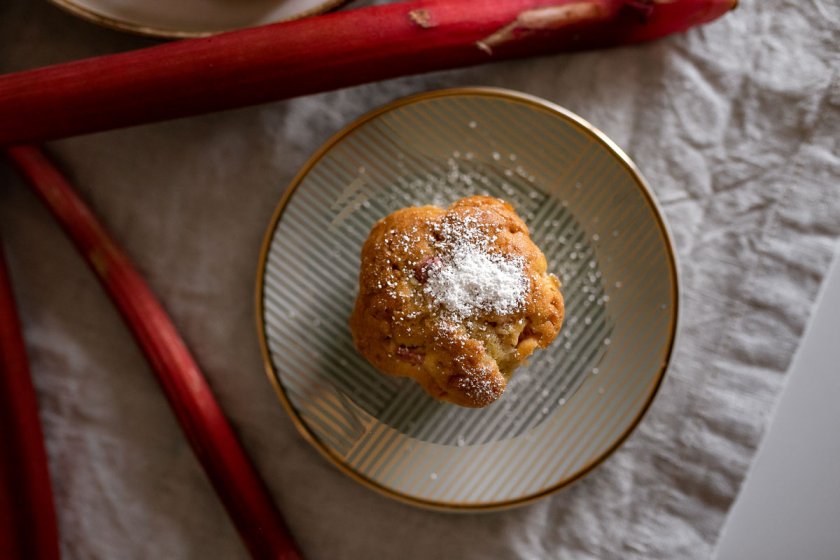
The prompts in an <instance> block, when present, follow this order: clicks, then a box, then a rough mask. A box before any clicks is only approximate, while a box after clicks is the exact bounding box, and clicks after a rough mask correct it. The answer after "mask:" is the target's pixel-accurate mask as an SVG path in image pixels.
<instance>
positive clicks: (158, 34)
mask: <svg viewBox="0 0 840 560" xmlns="http://www.w3.org/2000/svg"><path fill="white" fill-rule="evenodd" d="M47 1H48V2H49V3H50V4H52V5H53V6H56V7H57V8H60V9H61V10H63V11H64V12H66V13H69V14H71V15H74V16H76V17H78V18H80V19H83V20H85V21H87V22H89V23H93V24H96V25H99V26H100V27H105V28H107V29H112V30H115V31H123V32H126V33H132V34H134V35H140V36H143V37H155V38H158V39H196V38H199V37H210V36H212V35H218V34H219V33H228V32H231V31H238V30H240V29H246V28H247V27H228V28H224V29H209V30H206V31H187V30H183V29H166V28H161V27H155V26H152V25H144V24H141V23H135V22H131V21H127V20H123V19H119V18H115V17H112V16H107V15H104V14H102V13H101V12H98V11H96V10H94V9H91V8H88V7H86V6H82V5H80V4H78V3H77V2H76V0H47ZM350 1H351V0H322V2H321V3H320V4H318V5H317V6H315V7H313V8H310V9H309V10H304V11H302V12H300V13H297V14H295V15H294V16H291V17H287V18H283V19H278V20H276V21H272V22H270V23H264V24H261V25H273V24H275V23H281V22H284V21H293V20H296V19H301V18H305V17H309V16H314V15H317V14H323V13H325V12H329V11H330V10H335V9H336V8H339V7H341V6H343V5H344V4H347V3H349V2H350Z"/></svg>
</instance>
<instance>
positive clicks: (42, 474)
mask: <svg viewBox="0 0 840 560" xmlns="http://www.w3.org/2000/svg"><path fill="white" fill-rule="evenodd" d="M58 557H59V547H58V529H57V527H56V519H55V506H54V505H53V499H52V490H51V487H50V475H49V471H48V469H47V454H46V452H45V450H44V436H43V433H42V432H41V422H40V419H39V418H38V402H37V399H36V397H35V389H34V388H33V387H32V378H31V377H30V373H29V361H28V359H27V357H26V348H25V347H24V342H23V336H22V334H21V330H20V320H19V318H18V315H17V309H16V307H15V301H14V296H13V294H12V285H11V281H10V279H9V275H8V272H7V271H6V264H5V259H4V258H3V249H2V247H1V246H0V558H4V559H8V560H57V559H58Z"/></svg>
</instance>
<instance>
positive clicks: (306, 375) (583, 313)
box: [257, 88, 678, 510]
mask: <svg viewBox="0 0 840 560" xmlns="http://www.w3.org/2000/svg"><path fill="white" fill-rule="evenodd" d="M485 193H486V194H491V195H493V196H497V197H500V198H505V199H506V200H508V201H509V202H511V203H512V204H513V205H514V206H515V207H516V208H517V210H518V211H519V213H520V215H521V216H522V217H523V218H524V219H525V221H526V222H527V223H528V226H529V228H530V229H531V234H532V237H533V239H534V241H535V242H536V243H537V245H538V246H539V247H540V248H541V249H542V250H543V252H544V253H545V255H546V259H547V260H548V263H549V269H550V270H551V271H553V272H555V273H557V274H558V276H560V278H561V281H562V283H563V286H564V288H563V291H564V297H565V300H566V321H565V324H564V326H563V330H562V332H561V335H560V337H559V338H558V340H556V341H555V342H554V343H553V344H552V345H551V346H550V347H549V348H547V349H546V350H544V351H542V352H539V353H538V354H536V355H535V356H534V357H533V358H532V359H531V361H530V363H529V364H528V365H527V366H524V367H522V368H520V370H518V371H517V373H516V374H515V375H514V376H513V378H512V379H511V382H510V384H509V385H508V388H507V391H506V392H505V395H504V396H503V397H502V398H501V399H500V400H499V401H498V402H496V403H493V404H491V405H490V406H488V407H486V408H483V409H478V410H476V409H467V408H461V407H458V406H455V405H450V404H446V403H441V402H438V401H435V400H434V399H432V398H431V397H429V396H428V395H427V394H426V393H425V391H423V390H422V389H421V388H420V387H419V386H418V385H417V384H416V383H414V382H413V381H411V380H408V379H398V378H393V377H388V376H385V375H382V374H380V373H378V372H377V371H376V370H375V369H374V368H373V367H372V366H370V364H368V363H367V362H366V361H365V360H364V359H363V358H362V357H361V356H359V354H358V353H356V351H355V350H354V348H353V343H352V339H351V336H350V332H349V328H348V326H347V319H348V317H349V316H350V312H351V311H352V308H353V301H354V299H355V294H356V288H357V278H358V273H359V252H360V249H361V246H362V243H363V242H364V240H365V238H366V237H367V235H368V232H369V231H370V228H371V226H372V225H373V224H374V223H375V222H376V221H377V220H378V219H380V218H382V217H383V216H385V215H387V214H389V213H390V212H393V211H394V210H397V209H398V208H402V207H405V206H415V205H421V204H430V203H431V204H439V205H442V206H445V205H447V204H448V203H450V202H452V201H453V200H455V199H458V198H461V197H464V196H469V195H473V194H485ZM677 301H678V298H677V277H676V267H675V263H674V253H673V248H672V246H671V242H670V239H669V237H668V233H667V230H666V228H665V224H664V222H663V220H662V216H661V214H660V213H659V210H658V209H657V207H656V204H655V203H654V201H653V198H652V196H651V194H650V191H649V190H648V188H647V186H646V185H645V183H644V181H643V180H642V178H641V177H640V175H639V174H638V171H637V170H636V168H635V166H633V164H632V163H631V162H630V161H629V159H628V158H627V156H626V155H624V154H623V153H622V152H621V151H620V150H619V149H618V148H617V147H616V146H615V145H614V144H612V142H610V141H609V140H608V139H607V138H606V137H605V136H604V135H602V134H601V133H599V132H598V131H596V130H595V129H594V128H592V127H591V126H590V125H589V124H587V123H586V122H584V121H583V120H581V119H580V118H579V117H577V116H575V115H572V114H571V113H569V112H568V111H566V110H564V109H561V108H560V107H557V106H555V105H551V104H549V103H547V102H544V101H542V100H539V99H536V98H533V97H529V96H525V95H521V94H516V93H513V92H507V91H500V90H489V89H477V88H466V89H456V90H444V91H438V92H431V93H426V94H421V95H417V96H414V97H410V98H407V99H402V100H399V101H397V102H394V103H392V104H390V105H388V106H386V107H383V108H381V109H379V110H378V111H375V112H373V113H371V114H369V115H367V116H365V117H362V118H361V119H359V120H358V121H356V122H354V123H352V124H350V125H348V126H347V127H346V128H345V129H344V130H343V131H341V132H339V133H338V134H337V135H336V136H335V137H333V138H332V139H331V140H330V141H328V142H327V143H326V144H325V145H324V147H323V148H321V150H320V151H319V152H318V153H317V154H315V156H313V157H312V159H311V160H310V161H309V162H308V163H307V164H306V165H305V166H304V168H303V170H301V172H300V174H299V175H298V176H297V178H296V179H295V180H294V181H293V182H292V185H291V186H290V187H289V189H288V190H287V191H286V195H285V196H284V198H283V200H282V201H281V203H280V206H279V207H278V209H277V212H276V213H275V215H274V219H273V220H272V223H271V225H270V227H269V229H268V232H267V233H266V238H265V243H264V246H263V253H262V257H261V263H260V272H259V274H258V287H257V307H258V310H257V316H258V321H259V329H260V338H261V343H262V349H263V356H264V359H265V362H266V367H267V370H268V374H269V378H270V379H271V381H272V383H273V384H274V385H275V387H276V389H277V391H278V394H279V396H280V399H281V401H282V402H283V404H284V405H285V406H286V408H287V410H288V411H289V413H290V414H291V417H292V419H293V420H294V421H295V423H296V424H297V427H298V428H299V429H300V431H301V433H302V434H304V436H305V437H306V438H307V439H309V440H310V441H311V442H312V443H313V444H314V445H315V447H316V448H317V449H318V450H319V451H321V452H322V453H323V454H324V455H325V456H326V457H328V458H329V459H330V460H332V461H333V462H334V463H335V464H336V465H337V466H338V467H339V468H341V469H342V470H343V471H344V472H346V473H347V474H349V475H350V476H352V477H353V478H354V479H356V480H357V481H359V482H361V483H363V484H366V485H367V486H369V487H371V488H373V489H375V490H378V491H380V492H383V493H384V494H387V495H388V496H391V497H394V498H397V499H400V500H403V501H406V502H409V503H412V504H416V505H423V506H426V507H433V508H441V509H454V510H464V509H472V510H476V509H495V508H501V507H509V506H513V505H518V504H523V503H526V502H528V501H531V500H534V499H536V498H539V497H541V496H545V495H547V494H549V493H551V492H553V491H555V490H557V489H559V488H561V487H563V486H565V485H567V484H569V483H570V482H572V481H573V480H576V479H577V478H580V477H581V476H583V475H584V474H586V473H587V472H589V471H590V470H591V469H592V468H594V467H595V466H596V465H597V464H599V463H600V462H601V461H603V460H604V458H606V457H607V456H608V455H609V454H610V453H611V452H612V451H614V450H615V449H616V447H618V445H619V444H620V443H621V442H622V441H624V439H625V438H626V437H627V435H628V434H629V433H630V432H631V431H632V430H633V428H634V427H635V426H636V424H637V423H638V422H639V420H640V419H641V417H642V415H643V414H644V412H645V410H646V409H647V407H648V405H649V404H650V402H651V400H652V399H653V397H654V395H655V394H656V390H657V388H658V386H659V383H660V382H661V380H662V376H663V374H664V372H665V368H666V367H667V364H668V361H669V358H670V354H671V346H672V344H673V340H674V333H675V329H676V320H677Z"/></svg>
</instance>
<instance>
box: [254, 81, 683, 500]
mask: <svg viewBox="0 0 840 560" xmlns="http://www.w3.org/2000/svg"><path fill="white" fill-rule="evenodd" d="M464 95H468V96H478V97H492V98H500V99H505V100H508V101H514V102H519V103H523V104H525V105H531V106H532V107H535V108H539V109H542V110H545V111H547V112H549V113H552V114H554V115H555V116H559V117H561V118H564V119H566V120H567V121H569V122H570V123H571V124H572V125H575V126H577V127H578V128H580V129H582V130H583V131H584V132H585V133H588V134H590V135H591V136H592V137H593V138H594V139H595V140H596V141H598V142H600V143H601V144H602V145H603V146H604V147H605V148H606V149H607V150H608V151H609V152H611V153H612V155H613V156H614V157H616V158H617V159H618V161H619V163H620V164H621V165H622V166H623V167H625V168H626V169H627V171H629V172H630V174H631V175H632V176H633V178H634V179H635V184H636V186H637V187H638V188H639V190H640V191H641V193H642V195H643V197H644V198H645V200H646V201H647V203H648V204H649V205H650V208H651V209H652V210H653V214H654V218H655V221H656V224H657V226H658V227H659V230H660V232H661V233H662V236H663V238H664V240H665V249H666V254H667V260H668V271H669V280H670V284H671V288H672V290H671V301H670V302H669V304H670V309H671V310H672V313H671V317H670V321H669V338H668V343H667V344H666V347H665V351H664V356H663V359H662V362H661V364H662V365H661V366H660V368H659V370H658V371H657V372H656V378H655V383H654V385H653V388H652V390H651V391H650V394H649V395H648V397H647V399H646V401H645V403H644V404H643V405H642V407H641V408H640V409H639V411H638V413H637V414H636V416H635V417H634V418H633V420H631V421H630V423H629V424H628V426H627V428H626V429H625V430H624V431H623V432H622V433H621V435H619V437H618V438H616V440H615V441H614V442H612V444H611V445H610V446H609V447H607V448H606V449H605V450H604V451H602V452H601V453H600V454H599V455H597V456H595V457H594V458H593V459H591V460H590V461H588V462H587V463H586V464H584V465H583V466H582V467H581V468H580V469H578V470H577V471H576V472H574V473H573V474H572V475H571V476H569V477H567V478H565V479H563V480H561V481H560V482H558V483H557V484H554V485H553V486H550V487H548V488H545V489H543V490H541V491H539V492H536V493H533V494H529V495H526V496H522V497H519V498H514V499H509V500H502V501H497V502H488V503H480V504H471V503H453V502H440V501H435V500H426V499H423V498H418V497H416V496H412V495H409V494H406V493H403V492H399V491H396V490H394V489H392V488H388V487H386V486H385V485H383V484H381V483H379V482H377V481H375V480H373V479H371V478H369V477H367V476H365V475H363V474H361V473H359V472H357V471H356V470H354V469H353V468H351V467H350V466H349V465H347V464H346V463H345V462H344V461H343V460H342V459H341V457H339V456H337V455H336V454H335V453H334V452H332V451H331V450H330V449H328V448H327V447H326V446H325V445H324V444H323V443H321V442H320V441H319V440H318V438H317V437H316V436H315V435H314V434H313V433H312V432H311V431H310V429H309V428H308V427H307V426H306V423H305V422H304V421H303V419H302V418H301V417H300V414H299V413H298V412H297V411H296V410H295V408H294V406H293V405H292V403H291V401H290V400H289V397H288V396H287V395H286V392H285V389H284V388H283V386H282V384H281V383H280V380H279V377H278V375H279V374H278V373H277V371H276V370H275V368H274V364H273V362H272V360H271V353H270V351H269V349H268V342H267V339H266V332H265V321H264V318H263V317H264V309H263V299H264V287H265V282H264V278H265V269H266V263H267V261H268V253H269V251H270V249H271V242H272V240H273V238H274V232H275V231H276V230H277V226H278V224H279V222H280V218H281V217H282V215H283V212H284V211H285V208H286V206H287V205H288V203H289V201H290V200H291V197H292V196H293V195H294V193H295V191H296V190H297V188H298V187H299V186H300V184H301V183H302V181H303V179H304V178H305V177H306V175H308V174H309V172H310V171H311V170H312V168H314V167H315V165H317V164H318V162H319V161H320V160H321V159H322V158H323V157H324V156H325V155H326V153H327V152H328V151H329V150H331V149H332V148H333V147H334V146H335V145H336V144H338V143H339V142H340V141H341V140H343V139H344V138H345V137H346V136H348V135H349V134H351V133H352V132H354V131H355V130H356V129H358V128H360V127H361V126H363V125H364V124H366V123H368V122H370V121H372V120H373V119H375V118H377V117H379V116H380V115H382V114H385V113H388V112H390V111H393V110H394V109H398V108H400V107H403V106H405V105H410V104H413V103H417V102H420V101H427V100H430V99H437V98H441V97H458V96H464ZM679 284H680V282H679V276H678V267H677V255H676V250H675V245H674V240H673V237H672V235H671V232H670V230H669V229H668V225H667V224H666V223H665V220H664V214H663V211H662V208H661V207H660V205H659V203H658V202H657V200H656V198H655V197H654V196H653V191H652V189H651V188H650V185H648V183H647V181H646V180H645V178H644V177H643V176H642V174H641V171H640V170H639V168H638V167H637V166H636V164H635V163H634V162H633V160H631V159H630V157H629V156H628V155H627V154H626V153H625V152H624V151H623V150H622V149H621V148H620V147H619V146H618V145H617V144H616V143H615V142H613V141H612V140H611V139H610V138H609V137H608V136H607V135H606V134H605V133H603V132H602V131H601V130H599V129H598V128H596V127H595V126H593V125H592V124H591V123H589V122H588V121H587V120H585V119H583V118H582V117H580V116H579V115H577V114H575V113H573V112H572V111H569V110H568V109H565V108H564V107H562V106H560V105H558V104H556V103H553V102H551V101H548V100H546V99H542V98H540V97H537V96H534V95H531V94H527V93H523V92H519V91H514V90H510V89H505V88H498V87H487V86H464V87H453V88H445V89H435V90H431V91H425V92H420V93H415V94H411V95H407V96H405V97H400V98H398V99H395V100H393V101H390V102H388V103H386V104H384V105H381V106H379V107H377V108H375V109H373V110H371V111H368V112H367V113H364V114H363V115H361V116H360V117H358V118H356V119H354V120H353V121H351V122H350V123H349V124H347V125H345V126H344V127H342V128H341V129H340V130H339V131H338V132H336V133H335V134H333V135H332V136H331V137H330V138H329V139H327V140H326V141H325V142H324V143H323V144H322V145H321V146H320V147H319V148H318V149H317V150H316V151H315V152H314V153H313V154H312V155H311V156H310V157H309V158H308V159H307V160H306V162H305V163H304V164H303V165H302V166H301V168H300V169H299V170H298V172H297V173H296V174H295V176H294V177H293V178H292V180H291V181H290V182H289V184H288V185H287V187H286V189H285V190H284V192H283V195H282V196H281V198H280V201H279V202H278V203H277V206H276V207H275V209H274V211H273V213H272V216H271V220H270V221H269V224H268V227H267V228H266V231H265V233H264V234H263V240H262V245H261V248H260V254H259V260H258V265H257V277H256V290H255V308H256V318H255V319H256V324H257V334H258V342H259V345H260V353H261V356H262V360H263V367H264V369H265V373H266V375H267V377H268V380H269V382H270V383H271V385H272V387H274V391H275V393H277V396H278V398H279V400H280V403H281V404H282V405H283V408H284V409H285V410H286V412H287V413H288V415H289V417H290V418H291V420H292V423H293V424H294V425H295V428H296V429H297V431H298V433H299V434H300V435H301V436H303V438H304V439H305V440H306V441H307V442H309V443H310V444H311V445H312V446H313V447H315V449H317V450H318V452H319V453H320V454H321V455H323V456H324V457H326V458H327V460H328V461H329V462H330V463H332V464H333V465H334V466H335V467H337V468H338V469H339V470H340V471H341V472H343V473H344V474H346V475H348V476H349V477H350V478H352V479H353V480H355V481H356V482H358V483H360V484H362V485H363V486H365V487H367V488H369V489H371V490H374V491H375V492H377V493H379V494H381V495H384V496H387V497H389V498H391V499H395V500H397V501H399V502H402V503H407V504H410V505H413V506H419V507H421V508H424V509H431V510H437V511H446V512H481V511H500V510H506V509H512V508H515V507H520V506H524V505H527V504H530V503H533V502H535V501H537V500H540V499H542V498H544V497H546V496H549V495H551V494H554V493H556V492H558V491H559V490H561V489H563V488H566V487H567V486H569V485H571V484H572V483H574V482H576V481H578V480H580V479H581V478H583V477H585V476H586V475H587V474H589V473H590V472H592V471H593V470H594V469H595V468H596V467H597V466H599V465H600V464H601V463H603V462H604V461H605V460H606V459H607V458H609V457H610V456H611V455H612V454H613V453H614V452H615V451H616V450H617V449H618V448H619V447H621V445H622V444H624V442H625V441H626V440H627V438H628V437H630V434H632V433H633V432H634V431H635V430H636V428H637V427H638V426H639V424H640V423H641V421H642V419H643V418H644V416H645V415H646V414H647V412H648V410H649V409H650V406H651V404H652V403H653V401H654V399H655V398H656V395H657V394H658V392H659V389H660V387H661V386H662V381H663V379H664V378H665V374H666V372H667V370H668V366H669V365H670V363H671V359H672V358H673V350H674V345H675V342H676V338H677V330H678V329H677V325H678V322H679V311H680V289H679Z"/></svg>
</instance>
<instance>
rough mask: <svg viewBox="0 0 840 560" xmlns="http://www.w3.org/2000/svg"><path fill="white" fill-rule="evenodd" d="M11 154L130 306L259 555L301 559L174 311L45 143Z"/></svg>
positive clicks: (140, 337) (135, 328)
mask: <svg viewBox="0 0 840 560" xmlns="http://www.w3.org/2000/svg"><path fill="white" fill-rule="evenodd" d="M7 155H8V156H9V159H10V160H11V161H12V162H13V163H14V164H15V166H16V167H17V168H18V170H19V171H20V173H21V174H22V175H23V176H24V178H25V179H26V180H27V181H28V183H29V185H30V186H31V187H32V189H33V190H34V191H35V192H36V193H37V194H38V195H39V196H40V198H41V199H42V200H43V202H44V203H45V204H46V205H47V207H48V208H49V209H50V211H51V212H52V214H53V215H54V216H55V218H56V219H57V220H58V221H59V223H60V224H61V225H62V226H63V228H64V229H65V231H66V232H67V233H68V234H69V236H70V237H71V238H72V240H73V242H74V243H75V245H76V248H77V249H78V250H79V252H80V253H81V254H82V255H83V256H84V258H85V259H86V260H87V262H88V264H89V265H90V267H91V268H92V269H93V271H94V272H95V273H96V275H97V276H98V277H99V280H100V282H101V283H102V286H103V287H104V288H105V290H106V291H107V292H108V294H109V295H110V296H111V299H112V300H113V301H114V303H115V304H116V306H117V307H118V309H119V310H120V312H121V313H122V316H123V318H124V319H125V321H126V323H127V324H128V326H129V328H130V329H131V331H132V332H133V333H134V336H135V338H136V339H137V342H138V343H139V345H140V346H141V348H142V349H143V351H144V352H145V354H146V357H147V358H148V360H149V362H150V363H151V366H152V369H153V370H154V372H155V374H156V375H157V379H158V381H159V382H160V384H161V386H162V387H163V391H164V393H165V394H166V397H167V398H168V399H169V403H170V405H171V407H172V410H173V411H174V412H175V416H176V417H177V419H178V422H179V423H180V424H181V428H182V429H183V430H184V433H185V434H186V436H187V439H188V440H189V442H190V444H191V445H192V448H193V451H194V452H195V454H196V456H197V457H198V459H199V461H200V462H201V465H202V466H203V467H204V471H205V472H206V473H207V476H208V478H209V479H210V481H211V483H212V484H213V487H214V488H215V490H216V493H217V494H218V495H219V498H220V499H221V501H222V503H223V504H224V505H225V507H226V508H227V511H228V514H229V515H230V517H231V519H232V520H233V522H234V524H235V525H236V528H237V529H238V530H239V534H240V536H241V537H242V540H243V541H244V542H245V545H246V546H247V547H248V550H249V551H250V553H251V556H252V557H253V558H259V559H269V558H270V559H274V560H278V559H283V560H297V559H299V558H300V555H299V553H298V551H297V549H296V547H295V545H294V543H293V541H292V539H291V537H290V536H289V533H288V531H287V529H286V526H285V523H284V522H283V519H282V517H281V516H280V513H279V512H278V511H277V509H276V507H275V506H274V504H273V502H272V500H271V497H270V495H269V492H268V489H267V488H266V487H265V484H264V483H263V481H262V480H261V479H260V477H259V475H258V474H257V472H256V470H255V468H254V466H253V465H252V464H251V462H250V460H249V459H248V457H247V455H246V454H245V451H244V449H243V448H242V446H241V445H240V443H239V441H238V440H237V438H236V436H235V435H234V433H233V429H232V428H231V426H230V424H229V423H228V421H227V419H226V418H225V416H224V414H223V413H222V410H221V408H220V407H219V405H218V403H217V402H216V399H215V398H214V397H213V393H212V392H211V390H210V387H209V386H208V384H207V381H205V379H204V376H203V375H202V373H201V371H200V370H199V368H198V366H197V365H196V362H195V360H194V359H193V357H192V355H191V354H190V352H189V350H188V349H187V347H186V345H185V344H184V341H183V340H182V339H181V337H180V335H179V334H178V332H177V331H176V330H175V327H174V326H173V324H172V321H171V320H170V318H169V316H168V315H167V314H166V312H165V311H164V310H163V307H161V304H160V303H159V302H158V300H157V298H155V296H154V294H153V293H152V292H151V290H150V289H149V287H148V286H147V285H146V282H145V281H144V280H143V278H142V277H141V276H140V274H139V273H138V272H137V270H136V269H135V268H134V266H133V265H132V264H131V261H130V260H129V259H128V257H127V256H126V255H125V253H123V252H122V250H121V249H120V248H119V247H118V246H117V244H116V243H115V242H114V240H113V239H112V238H111V237H110V235H109V234H108V233H107V232H106V231H105V229H104V228H103V226H102V225H101V224H100V223H99V221H98V220H97V219H96V217H95V216H94V215H93V214H92V213H91V211H90V210H89V209H88V208H87V207H86V206H85V204H84V202H82V200H81V199H80V198H79V197H78V196H77V195H76V194H75V192H74V191H73V188H72V186H71V185H70V183H69V182H68V181H67V179H65V178H64V176H63V175H62V174H61V172H60V171H59V170H58V169H57V168H56V167H55V166H54V164H53V163H52V162H51V161H50V160H49V159H48V158H47V156H46V155H45V154H44V153H43V152H42V151H41V150H39V149H38V148H35V147H31V146H18V147H14V148H10V149H8V150H7Z"/></svg>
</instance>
